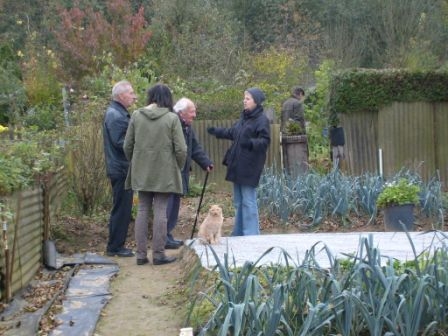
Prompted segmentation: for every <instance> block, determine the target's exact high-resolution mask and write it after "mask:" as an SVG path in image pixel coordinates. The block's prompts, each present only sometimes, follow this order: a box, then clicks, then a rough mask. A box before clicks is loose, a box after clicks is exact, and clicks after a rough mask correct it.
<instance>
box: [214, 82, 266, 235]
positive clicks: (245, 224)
mask: <svg viewBox="0 0 448 336" xmlns="http://www.w3.org/2000/svg"><path fill="white" fill-rule="evenodd" d="M264 99H265V97H264V94H263V92H262V91H261V90H260V89H258V88H250V89H247V90H246V91H245V92H244V100H243V104H244V110H243V112H242V113H241V117H240V119H239V120H238V121H237V122H236V123H235V124H234V125H233V126H232V127H230V128H220V127H209V128H208V129H207V131H208V133H210V134H212V135H214V136H216V137H217V138H218V139H229V140H232V141H233V142H232V145H231V146H230V148H229V149H228V150H227V152H226V154H225V156H224V160H223V164H224V165H225V166H227V174H226V180H227V181H230V182H233V205H234V207H235V224H234V227H233V231H232V236H246V235H257V234H260V228H259V220H258V206H257V193H256V188H257V186H258V183H259V181H260V176H261V173H262V171H263V167H264V163H265V161H266V153H267V149H268V146H269V143H270V141H271V139H270V130H269V120H268V118H267V117H266V115H265V114H264V111H263V106H262V105H261V103H262V102H263V101H264Z"/></svg>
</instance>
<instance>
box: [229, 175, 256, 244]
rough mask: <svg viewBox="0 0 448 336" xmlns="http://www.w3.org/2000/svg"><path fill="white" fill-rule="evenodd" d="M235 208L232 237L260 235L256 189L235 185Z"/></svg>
mask: <svg viewBox="0 0 448 336" xmlns="http://www.w3.org/2000/svg"><path fill="white" fill-rule="evenodd" d="M233 206H234V207H235V224H234V226H233V231H232V236H249V235H258V234H260V228H259V221H258V205H257V191H256V188H254V187H248V186H244V185H241V184H236V183H234V184H233Z"/></svg>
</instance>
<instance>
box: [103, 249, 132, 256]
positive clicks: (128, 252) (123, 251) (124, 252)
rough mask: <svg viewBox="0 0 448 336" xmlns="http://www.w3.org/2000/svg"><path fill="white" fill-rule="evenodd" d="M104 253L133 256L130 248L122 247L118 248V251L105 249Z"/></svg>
mask: <svg viewBox="0 0 448 336" xmlns="http://www.w3.org/2000/svg"><path fill="white" fill-rule="evenodd" d="M106 254H107V255H108V256H109V257H115V256H117V257H133V256H134V252H132V250H131V249H128V248H125V247H122V248H121V249H119V250H118V251H107V252H106Z"/></svg>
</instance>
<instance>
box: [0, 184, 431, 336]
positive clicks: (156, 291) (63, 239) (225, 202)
mask: <svg viewBox="0 0 448 336" xmlns="http://www.w3.org/2000/svg"><path fill="white" fill-rule="evenodd" d="M214 203H217V204H220V205H222V207H223V212H224V217H225V220H224V226H223V236H228V235H230V232H231V229H232V225H233V217H232V216H233V209H232V204H231V194H230V193H214V194H210V195H208V197H207V199H206V200H204V202H203V204H202V207H201V209H202V210H201V213H200V214H199V218H198V220H197V226H199V224H200V223H201V219H203V218H204V217H205V212H206V210H207V209H208V207H209V206H210V204H214ZM198 204H199V197H193V198H184V199H182V204H181V211H180V214H179V222H178V225H177V227H176V229H175V231H174V236H175V237H176V238H177V239H182V240H186V239H190V236H191V233H192V229H193V226H194V223H195V218H196V215H197V207H198ZM260 213H262V211H260ZM293 222H294V223H301V224H300V225H299V224H289V225H282V226H280V225H278V224H277V223H278V220H276V219H273V218H266V217H263V216H261V218H260V225H261V230H262V234H268V233H288V232H304V231H306V232H310V231H311V232H329V231H338V232H342V231H352V232H353V231H360V232H361V231H383V225H382V224H383V223H382V218H381V217H380V218H377V220H376V222H375V223H374V224H372V223H370V224H367V223H368V219H367V218H350V219H349V220H348V221H347V222H345V223H342V222H338V221H332V220H325V221H324V222H323V223H322V224H321V225H319V226H318V227H311V226H310V225H309V224H307V223H306V221H304V220H303V219H297V220H294V221H293ZM416 223H417V226H416V229H417V230H426V229H431V227H430V223H429V221H428V220H423V219H421V218H416ZM150 231H151V230H150ZM52 234H53V237H52V238H53V240H54V241H55V243H56V247H57V251H58V253H60V254H63V255H72V254H74V253H80V252H81V253H82V252H93V253H97V254H100V255H103V254H104V251H105V246H106V241H107V234H108V233H107V213H106V212H105V213H104V215H103V216H101V217H100V218H96V219H92V218H74V217H68V216H64V217H61V218H60V219H59V221H58V224H57V225H55V226H54V227H53V228H52ZM133 236H134V223H133V222H132V223H131V225H130V228H129V234H128V240H127V246H128V247H131V248H135V241H134V238H133ZM166 252H167V254H168V255H170V256H177V257H178V258H179V259H180V261H179V262H175V263H172V264H168V265H162V266H154V265H151V264H148V265H144V266H137V265H136V262H135V258H118V257H116V258H114V260H115V261H116V262H117V263H118V265H119V268H120V270H119V272H118V275H117V276H116V277H115V278H114V279H113V281H112V282H111V288H110V291H111V293H112V299H111V300H110V302H109V303H108V304H107V305H106V307H105V308H104V309H103V311H102V314H101V316H100V319H99V322H98V324H97V327H96V330H95V336H106V335H107V336H109V335H132V336H138V335H145V336H146V335H150V336H151V335H154V336H155V335H157V336H165V335H166V336H169V335H179V329H180V328H182V327H185V321H184V317H185V312H186V307H187V302H186V298H185V296H184V295H183V290H184V288H185V286H187V285H188V284H186V283H185V278H186V276H185V275H186V274H187V271H188V268H189V267H190V266H191V264H192V258H195V256H194V255H193V254H192V253H188V251H187V249H186V248H183V247H182V248H181V249H179V250H167V251H166ZM149 257H150V255H149ZM70 271H72V270H71V269H70V268H67V269H66V270H60V271H58V272H55V274H59V275H58V278H60V279H62V278H64V276H63V275H62V274H60V273H64V272H65V273H67V272H70ZM45 273H46V272H44V271H42V272H39V274H40V275H39V274H38V276H37V282H38V283H39V276H40V277H41V278H43V277H44V276H43V274H45ZM47 277H48V276H47ZM61 283H62V282H61ZM57 287H58V288H55V289H53V290H52V292H51V291H50V290H49V289H48V288H45V287H43V285H40V286H39V285H37V286H36V287H34V288H32V289H31V290H30V291H29V292H28V293H29V294H28V300H29V301H28V302H29V304H28V306H30V307H31V308H28V311H33V310H37V309H39V308H41V307H43V306H44V305H45V304H47V305H49V304H48V303H46V302H48V301H50V300H53V301H52V303H51V307H52V308H50V309H48V312H47V314H46V315H45V316H44V318H43V319H42V320H41V324H40V333H39V335H48V332H49V330H50V329H51V328H52V326H54V325H56V324H57V323H58V322H57V321H56V320H55V319H54V314H55V313H56V312H57V310H58V309H60V300H61V299H62V298H63V295H62V294H60V295H59V297H58V298H56V299H54V298H53V299H51V297H52V296H57V295H58V294H57V293H61V287H62V284H61V285H60V286H57ZM42 292H45V295H44V294H42ZM26 311H27V310H24V313H26ZM2 334H3V333H2V326H1V324H0V335H2Z"/></svg>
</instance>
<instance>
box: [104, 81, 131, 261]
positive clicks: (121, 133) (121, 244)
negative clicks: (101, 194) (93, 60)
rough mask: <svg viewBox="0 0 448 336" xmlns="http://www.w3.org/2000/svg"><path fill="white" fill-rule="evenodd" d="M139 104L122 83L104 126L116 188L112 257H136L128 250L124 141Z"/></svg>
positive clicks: (110, 173)
mask: <svg viewBox="0 0 448 336" xmlns="http://www.w3.org/2000/svg"><path fill="white" fill-rule="evenodd" d="M136 100H137V96H136V94H135V93H134V89H133V88H132V85H131V84H130V83H129V82H128V81H125V80H123V81H120V82H118V83H116V84H115V85H114V87H113V88H112V101H111V103H110V105H109V107H108V108H107V110H106V114H105V116H104V123H103V138H104V153H105V156H106V172H107V176H108V177H109V179H110V182H111V184H112V195H113V206H112V210H111V213H110V219H109V240H108V242H107V250H106V254H107V255H108V256H119V257H132V256H134V253H133V252H132V250H131V249H128V248H126V247H125V241H126V236H127V233H128V227H129V222H130V221H131V211H132V198H133V192H132V190H125V189H124V182H125V180H126V175H127V172H128V167H129V162H128V160H127V159H126V156H125V155H124V151H123V143H124V138H125V136H126V131H127V129H128V124H129V119H130V116H129V112H128V110H127V109H128V108H129V107H130V106H131V105H132V104H133V103H134V102H135V101H136Z"/></svg>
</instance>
